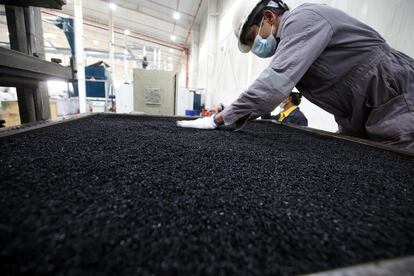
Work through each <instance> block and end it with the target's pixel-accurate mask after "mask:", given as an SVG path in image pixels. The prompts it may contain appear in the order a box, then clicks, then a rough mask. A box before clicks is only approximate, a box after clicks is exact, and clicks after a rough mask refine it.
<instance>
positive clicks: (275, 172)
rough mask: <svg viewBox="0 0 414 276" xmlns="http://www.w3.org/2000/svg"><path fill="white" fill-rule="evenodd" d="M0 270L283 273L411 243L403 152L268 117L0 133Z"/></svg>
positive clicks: (95, 121)
mask: <svg viewBox="0 0 414 276" xmlns="http://www.w3.org/2000/svg"><path fill="white" fill-rule="evenodd" d="M0 152H1V157H0V168H1V172H0V175H1V185H0V274H1V275H18V274H19V275H20V274H26V275H45V274H46V275H292V274H300V273H310V272H317V271H322V270H327V269H333V268H338V267H343V266H349V265H354V264H358V263H362V262H369V261H373V260H378V259H387V258H391V257H401V256H406V255H409V254H414V231H413V229H414V202H413V200H414V185H413V184H414V180H413V179H414V169H413V168H414V160H413V159H409V158H405V157H401V156H399V155H396V154H393V153H388V152H384V151H381V150H376V149H371V148H369V147H365V146H361V145H356V144H352V143H349V142H345V141H340V140H336V139H322V138H318V137H316V136H312V135H309V134H306V133H302V132H300V131H297V130H292V129H288V128H286V127H283V126H279V125H273V124H268V123H251V124H249V125H248V126H247V127H246V128H245V129H244V131H242V132H232V131H230V130H215V131H202V130H201V131H200V130H192V129H179V128H178V127H176V125H175V120H171V119H160V118H158V119H157V118H129V117H112V116H110V117H106V116H99V117H92V118H87V119H84V120H80V121H76V122H70V123H66V124H63V125H57V126H54V127H51V128H49V129H44V130H41V131H38V132H36V133H27V134H25V135H21V136H17V137H13V138H7V139H2V140H0Z"/></svg>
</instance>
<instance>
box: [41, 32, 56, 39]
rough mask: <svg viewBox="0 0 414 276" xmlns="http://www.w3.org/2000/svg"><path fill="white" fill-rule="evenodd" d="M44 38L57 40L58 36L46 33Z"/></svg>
mask: <svg viewBox="0 0 414 276" xmlns="http://www.w3.org/2000/svg"><path fill="white" fill-rule="evenodd" d="M43 37H44V38H46V39H48V38H56V35H55V34H52V33H44V34H43Z"/></svg>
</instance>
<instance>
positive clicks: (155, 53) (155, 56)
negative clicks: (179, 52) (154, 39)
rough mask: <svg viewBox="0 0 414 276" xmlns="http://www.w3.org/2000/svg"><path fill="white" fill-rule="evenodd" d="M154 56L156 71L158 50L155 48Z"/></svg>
mask: <svg viewBox="0 0 414 276" xmlns="http://www.w3.org/2000/svg"><path fill="white" fill-rule="evenodd" d="M153 55H154V70H155V69H157V56H158V54H157V49H155V48H154V50H153Z"/></svg>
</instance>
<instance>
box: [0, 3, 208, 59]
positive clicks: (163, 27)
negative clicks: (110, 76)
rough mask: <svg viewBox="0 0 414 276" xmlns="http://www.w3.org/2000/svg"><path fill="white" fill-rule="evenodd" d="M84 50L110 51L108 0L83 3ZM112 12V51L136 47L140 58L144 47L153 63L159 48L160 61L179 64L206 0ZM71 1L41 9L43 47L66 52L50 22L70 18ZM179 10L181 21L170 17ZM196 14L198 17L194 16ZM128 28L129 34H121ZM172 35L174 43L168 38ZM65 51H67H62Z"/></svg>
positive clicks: (3, 31)
mask: <svg viewBox="0 0 414 276" xmlns="http://www.w3.org/2000/svg"><path fill="white" fill-rule="evenodd" d="M82 2H83V18H84V48H85V49H86V50H89V52H92V51H93V52H102V53H107V52H108V50H109V40H110V34H109V21H110V20H109V18H110V14H111V9H110V8H109V1H108V0H83V1H82ZM112 2H113V3H115V4H116V6H117V7H116V9H115V10H114V11H112V15H113V22H114V30H115V41H114V43H115V45H116V47H115V52H116V53H117V54H118V56H119V55H122V54H123V50H124V47H125V45H135V49H134V50H132V51H133V53H134V54H135V55H136V56H137V57H142V55H143V54H144V53H143V46H145V47H146V50H147V56H148V60H149V61H152V60H153V56H152V51H153V49H161V52H162V61H164V62H165V63H167V62H169V63H170V64H171V63H172V64H174V65H178V64H179V63H180V62H181V61H182V51H183V49H185V48H188V42H189V41H190V33H191V30H192V27H193V25H197V24H199V23H200V22H199V20H200V17H201V16H200V14H202V13H203V12H205V10H206V2H207V0H204V1H203V0H162V1H161V0H113V1H112ZM73 7H74V0H67V4H66V5H65V6H64V7H63V9H62V10H61V11H60V10H51V9H42V19H43V32H44V39H45V46H46V47H48V48H53V49H60V50H61V51H67V49H68V48H69V45H68V43H67V40H66V38H65V36H64V33H63V31H61V30H60V29H58V28H57V27H56V26H55V25H54V24H52V23H51V22H52V21H53V20H55V19H56V17H57V16H63V17H73V15H74V8H73ZM176 11H178V12H179V14H180V18H179V19H178V20H176V19H174V18H173V13H174V12H176ZM0 12H2V15H1V16H0V42H6V43H7V42H8V35H7V25H6V18H5V15H4V6H0ZM196 15H197V16H196ZM126 29H128V30H129V31H130V34H129V35H127V36H126V35H125V34H124V31H125V30H126ZM172 35H174V36H175V41H173V40H172V39H171V36H172ZM65 49H66V50H65Z"/></svg>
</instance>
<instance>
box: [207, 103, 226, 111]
mask: <svg viewBox="0 0 414 276" xmlns="http://www.w3.org/2000/svg"><path fill="white" fill-rule="evenodd" d="M223 110H224V105H223V104H222V103H218V104H216V105H215V106H214V107H213V108H212V109H211V110H210V112H213V113H216V114H217V113H220V112H222V111H223Z"/></svg>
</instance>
